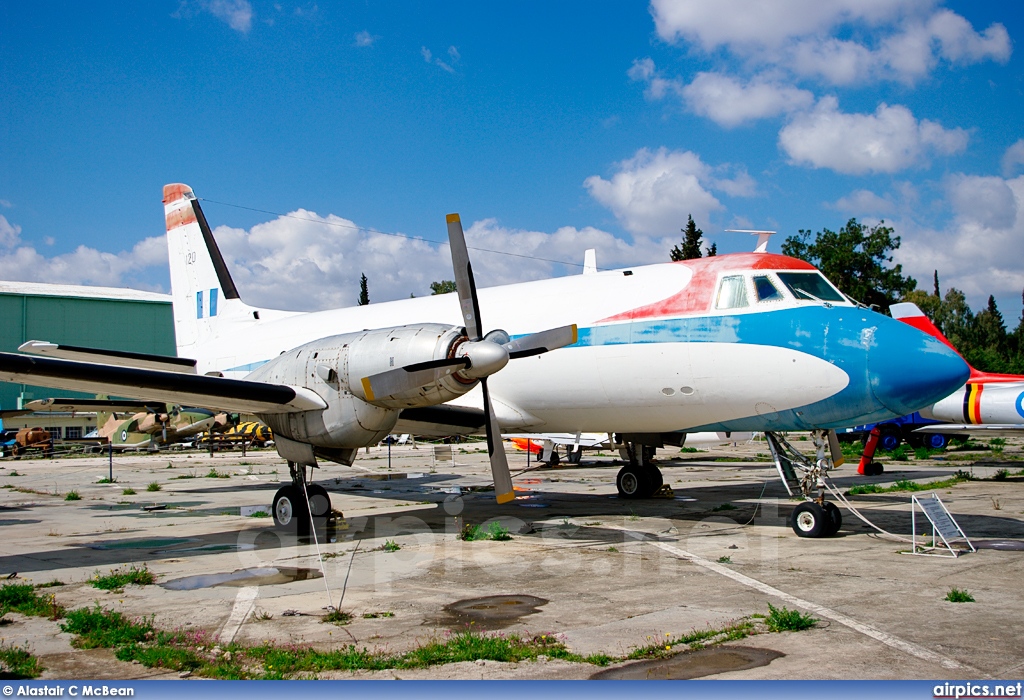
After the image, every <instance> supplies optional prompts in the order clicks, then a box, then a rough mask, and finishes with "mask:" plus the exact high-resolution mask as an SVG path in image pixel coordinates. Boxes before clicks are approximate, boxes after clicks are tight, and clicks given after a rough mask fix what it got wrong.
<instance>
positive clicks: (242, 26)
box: [204, 0, 252, 34]
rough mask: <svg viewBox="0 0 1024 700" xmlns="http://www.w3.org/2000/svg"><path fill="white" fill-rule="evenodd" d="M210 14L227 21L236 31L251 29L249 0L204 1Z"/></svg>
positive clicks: (243, 31)
mask: <svg viewBox="0 0 1024 700" xmlns="http://www.w3.org/2000/svg"><path fill="white" fill-rule="evenodd" d="M204 5H205V7H206V9H207V10H209V12H210V14H212V15H213V16H214V17H217V18H218V19H222V20H224V21H225V22H227V23H228V26H229V27H231V28H232V29H234V30H235V31H237V32H242V33H243V34H244V33H245V32H248V31H249V30H250V29H252V5H250V4H249V0H207V2H205V3H204Z"/></svg>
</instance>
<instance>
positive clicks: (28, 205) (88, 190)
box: [0, 0, 1024, 325]
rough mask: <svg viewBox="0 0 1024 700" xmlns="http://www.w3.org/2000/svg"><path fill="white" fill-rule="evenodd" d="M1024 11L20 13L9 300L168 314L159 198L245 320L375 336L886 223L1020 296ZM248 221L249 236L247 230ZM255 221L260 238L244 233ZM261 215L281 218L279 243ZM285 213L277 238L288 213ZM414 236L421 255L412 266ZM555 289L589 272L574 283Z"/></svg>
mask: <svg viewBox="0 0 1024 700" xmlns="http://www.w3.org/2000/svg"><path fill="white" fill-rule="evenodd" d="M1022 15H1024V13H1022V11H1021V9H1020V7H1019V5H1018V4H1017V3H946V4H943V3H940V2H927V1H924V2H896V1H894V0H835V1H833V2H823V1H822V0H779V1H778V2H773V3H763V2H745V1H740V0H720V1H719V2H716V3H706V2H668V1H667V0H654V2H651V3H650V4H649V5H643V4H641V3H596V4H595V3H592V2H569V1H566V2H558V3H550V2H546V3H540V2H534V3H531V2H520V3H507V4H498V3H468V2H466V3H459V2H450V3H414V2H403V3H345V4H337V5H336V4H333V3H322V4H314V3H298V4H296V3H295V2H276V3H275V2H262V1H260V0H186V1H184V2H181V1H179V0H170V1H168V2H150V3H117V4H114V3H106V4H105V3H95V4H82V3H66V4H58V3H5V4H3V5H2V6H0V65H2V66H3V70H2V71H0V101H2V105H3V108H2V109H0V217H2V218H0V279H8V280H15V279H21V280H32V281H44V282H67V283H78V284H99V285H109V286H134V287H140V288H147V289H160V290H166V289H167V287H168V282H167V271H166V249H165V244H164V240H163V236H162V234H163V215H162V207H161V204H160V195H161V188H162V186H163V185H164V184H165V183H168V182H186V183H188V184H190V185H192V186H193V187H194V188H195V191H196V193H197V194H198V195H199V196H200V197H202V198H205V199H206V202H204V209H205V210H206V213H207V217H208V218H209V220H210V222H211V224H212V225H213V226H214V227H215V229H216V234H217V237H218V240H220V241H221V244H222V247H223V248H224V251H225V254H226V256H227V257H228V258H229V264H230V265H231V267H232V270H233V272H234V274H235V276H236V278H237V281H238V283H239V287H240V289H241V291H242V294H243V298H245V299H246V300H247V301H250V302H251V303H254V304H258V305H264V306H282V307H287V308H307V309H309V308H325V307H331V306H339V305H350V304H352V303H354V302H355V299H356V296H357V294H358V280H359V275H360V273H362V272H365V273H366V275H367V277H368V278H369V280H370V295H371V299H372V300H374V301H383V300H385V299H395V298H402V297H407V296H408V295H409V294H411V293H412V294H416V295H423V294H426V293H428V291H429V290H428V286H429V283H430V282H431V281H433V280H437V279H441V278H445V277H450V276H451V273H450V263H449V262H448V257H447V249H446V248H445V247H443V246H440V247H439V246H437V245H432V244H430V243H428V241H441V240H443V238H444V235H445V234H444V218H443V217H444V215H445V214H446V213H448V212H450V211H459V212H461V213H462V215H463V220H464V221H465V222H466V223H467V226H468V230H467V236H468V238H469V243H470V245H471V246H475V247H477V248H480V249H487V250H495V251H504V252H509V253H515V254H516V256H510V255H501V254H497V253H488V252H484V251H482V250H478V251H475V252H474V257H475V259H476V267H477V268H478V270H479V272H478V275H479V277H480V280H479V281H480V283H481V284H483V285H491V284H498V283H505V282H512V281H518V280H525V279H537V278H541V277H547V276H551V275H559V274H574V273H576V272H578V268H577V267H574V265H578V264H579V263H581V262H582V258H583V250H584V249H585V248H588V247H596V248H597V249H598V264H599V266H601V267H616V266H624V265H633V264H641V263H648V262H656V261H660V260H664V259H666V258H667V251H668V249H669V248H670V247H671V245H672V244H673V243H675V242H677V241H678V239H679V228H680V227H682V226H683V225H684V224H685V222H686V215H687V214H688V213H692V214H693V216H694V218H695V220H696V221H697V223H698V225H699V226H701V227H702V228H703V229H704V231H705V234H706V240H707V242H708V243H710V242H711V241H714V242H715V243H717V245H718V248H719V250H720V251H737V250H749V249H751V247H752V244H753V239H752V238H750V237H748V236H744V235H740V234H733V233H723V232H722V231H723V229H726V228H769V229H777V230H778V231H779V236H777V237H776V239H775V240H774V241H773V243H772V245H771V246H770V249H773V250H778V248H779V245H780V244H781V241H782V239H783V238H784V237H785V236H786V235H790V234H792V233H795V232H796V231H797V230H798V229H800V228H811V229H814V230H819V229H821V228H823V227H828V228H832V229H837V228H838V227H839V226H841V225H842V224H843V223H844V222H845V221H846V220H847V219H848V218H850V217H852V216H856V217H858V218H859V219H861V220H864V221H867V222H875V221H878V220H879V219H882V218H884V219H885V220H886V221H887V222H888V223H890V224H891V225H893V226H894V227H895V228H896V232H897V233H898V234H899V235H901V236H902V238H903V247H902V248H901V250H900V251H899V253H898V258H899V260H900V261H901V262H902V263H903V264H904V266H905V267H906V268H907V270H908V271H909V272H911V273H912V274H914V275H915V276H916V277H917V278H918V279H919V282H920V284H921V286H922V287H924V288H926V289H930V288H931V272H932V270H933V269H935V268H937V269H938V270H939V274H940V278H941V281H942V284H943V287H947V286H949V285H956V286H957V287H959V288H962V289H964V290H965V291H967V293H968V295H969V298H970V300H971V302H972V304H973V305H974V306H975V307H976V308H977V307H980V306H981V305H983V304H984V302H985V300H986V299H987V297H988V295H989V294H995V295H996V297H997V299H998V300H999V301H1000V305H1001V308H1002V310H1003V312H1004V315H1005V316H1006V317H1007V320H1008V321H1009V322H1010V323H1011V325H1013V324H1015V322H1016V319H1017V318H1018V317H1019V315H1020V312H1021V290H1022V288H1024V245H1022V243H1024V140H1022V139H1024V119H1022V115H1024V109H1022V107H1024V70H1022V65H1024V64H1022V58H1021V56H1020V52H1019V51H1018V50H1017V42H1018V41H1019V40H1020V37H1021V36H1024V16H1022ZM229 205H233V206H229ZM240 207H248V209H246V208H240ZM252 209H259V210H264V211H263V212H259V211H252ZM264 212H271V213H264ZM381 232H387V233H402V234H405V235H406V236H413V237H419V238H422V239H424V241H415V240H409V239H408V238H402V237H394V236H387V235H384V234H383V233H381ZM552 261H566V262H568V263H571V264H570V265H562V264H558V263H556V262H552Z"/></svg>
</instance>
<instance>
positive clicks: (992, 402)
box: [890, 303, 1024, 437]
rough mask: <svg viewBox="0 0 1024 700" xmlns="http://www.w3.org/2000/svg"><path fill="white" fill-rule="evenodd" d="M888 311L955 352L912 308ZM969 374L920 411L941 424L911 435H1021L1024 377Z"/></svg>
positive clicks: (1023, 427) (899, 306)
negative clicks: (952, 389)
mask: <svg viewBox="0 0 1024 700" xmlns="http://www.w3.org/2000/svg"><path fill="white" fill-rule="evenodd" d="M890 311H891V312H892V317H893V318H895V319H898V320H900V321H902V322H903V323H906V324H907V325H909V326H913V327H914V328H917V329H918V330H920V331H922V332H924V333H927V334H929V335H931V336H932V337H934V338H936V339H938V340H939V341H941V342H942V343H944V344H945V345H947V346H948V347H949V348H950V349H951V350H953V351H954V352H958V351H957V349H956V348H955V347H953V344H952V343H951V342H949V340H948V339H947V338H946V336H944V335H943V334H942V331H940V330H939V329H938V328H937V327H936V326H935V324H934V323H932V321H931V319H929V318H928V317H927V316H925V314H924V312H923V311H921V309H920V308H918V306H917V305H916V304H911V303H903V304H893V305H892V307H891V308H890ZM968 367H970V365H968ZM970 370H971V374H970V378H969V379H968V381H967V383H966V384H964V385H963V386H961V387H959V388H958V389H957V390H956V391H954V392H953V393H952V394H950V395H949V396H947V397H945V398H944V399H941V400H940V401H937V402H935V403H934V404H932V405H931V406H926V407H925V408H922V409H921V410H920V414H921V415H922V416H924V417H925V418H931V419H932V420H941V421H945V423H942V424H941V425H927V426H924V427H922V428H918V429H917V430H915V431H914V432H918V433H943V434H949V435H970V434H972V433H973V434H975V435H978V434H983V435H988V436H990V437H995V436H999V435H1021V434H1024V376H1022V375H1019V374H995V373H991V372H980V371H978V370H976V369H974V367H970Z"/></svg>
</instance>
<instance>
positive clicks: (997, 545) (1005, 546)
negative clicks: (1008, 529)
mask: <svg viewBox="0 0 1024 700" xmlns="http://www.w3.org/2000/svg"><path fill="white" fill-rule="evenodd" d="M972 544H973V545H974V547H975V548H976V549H998V550H1000V551H1002V552H1024V542H1021V541H1019V540H975V541H974V542H972Z"/></svg>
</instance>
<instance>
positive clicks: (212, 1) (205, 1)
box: [171, 0, 281, 34]
mask: <svg viewBox="0 0 1024 700" xmlns="http://www.w3.org/2000/svg"><path fill="white" fill-rule="evenodd" d="M274 7H275V8H277V9H278V10H279V11H280V9H281V8H280V6H278V5H275V6H274ZM200 12H209V13H210V14H211V15H213V16H214V17H216V18H217V19H220V20H223V21H224V22H225V23H227V25H228V26H229V27H231V28H232V29H234V30H235V31H236V32H241V33H243V34H245V33H247V32H248V31H249V30H250V29H252V15H253V12H252V5H251V4H250V3H249V0H181V2H180V3H179V4H178V9H177V10H175V11H174V13H173V14H171V17H174V18H176V19H182V18H187V17H192V16H194V15H196V14H197V13H200ZM271 24H272V22H271Z"/></svg>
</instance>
